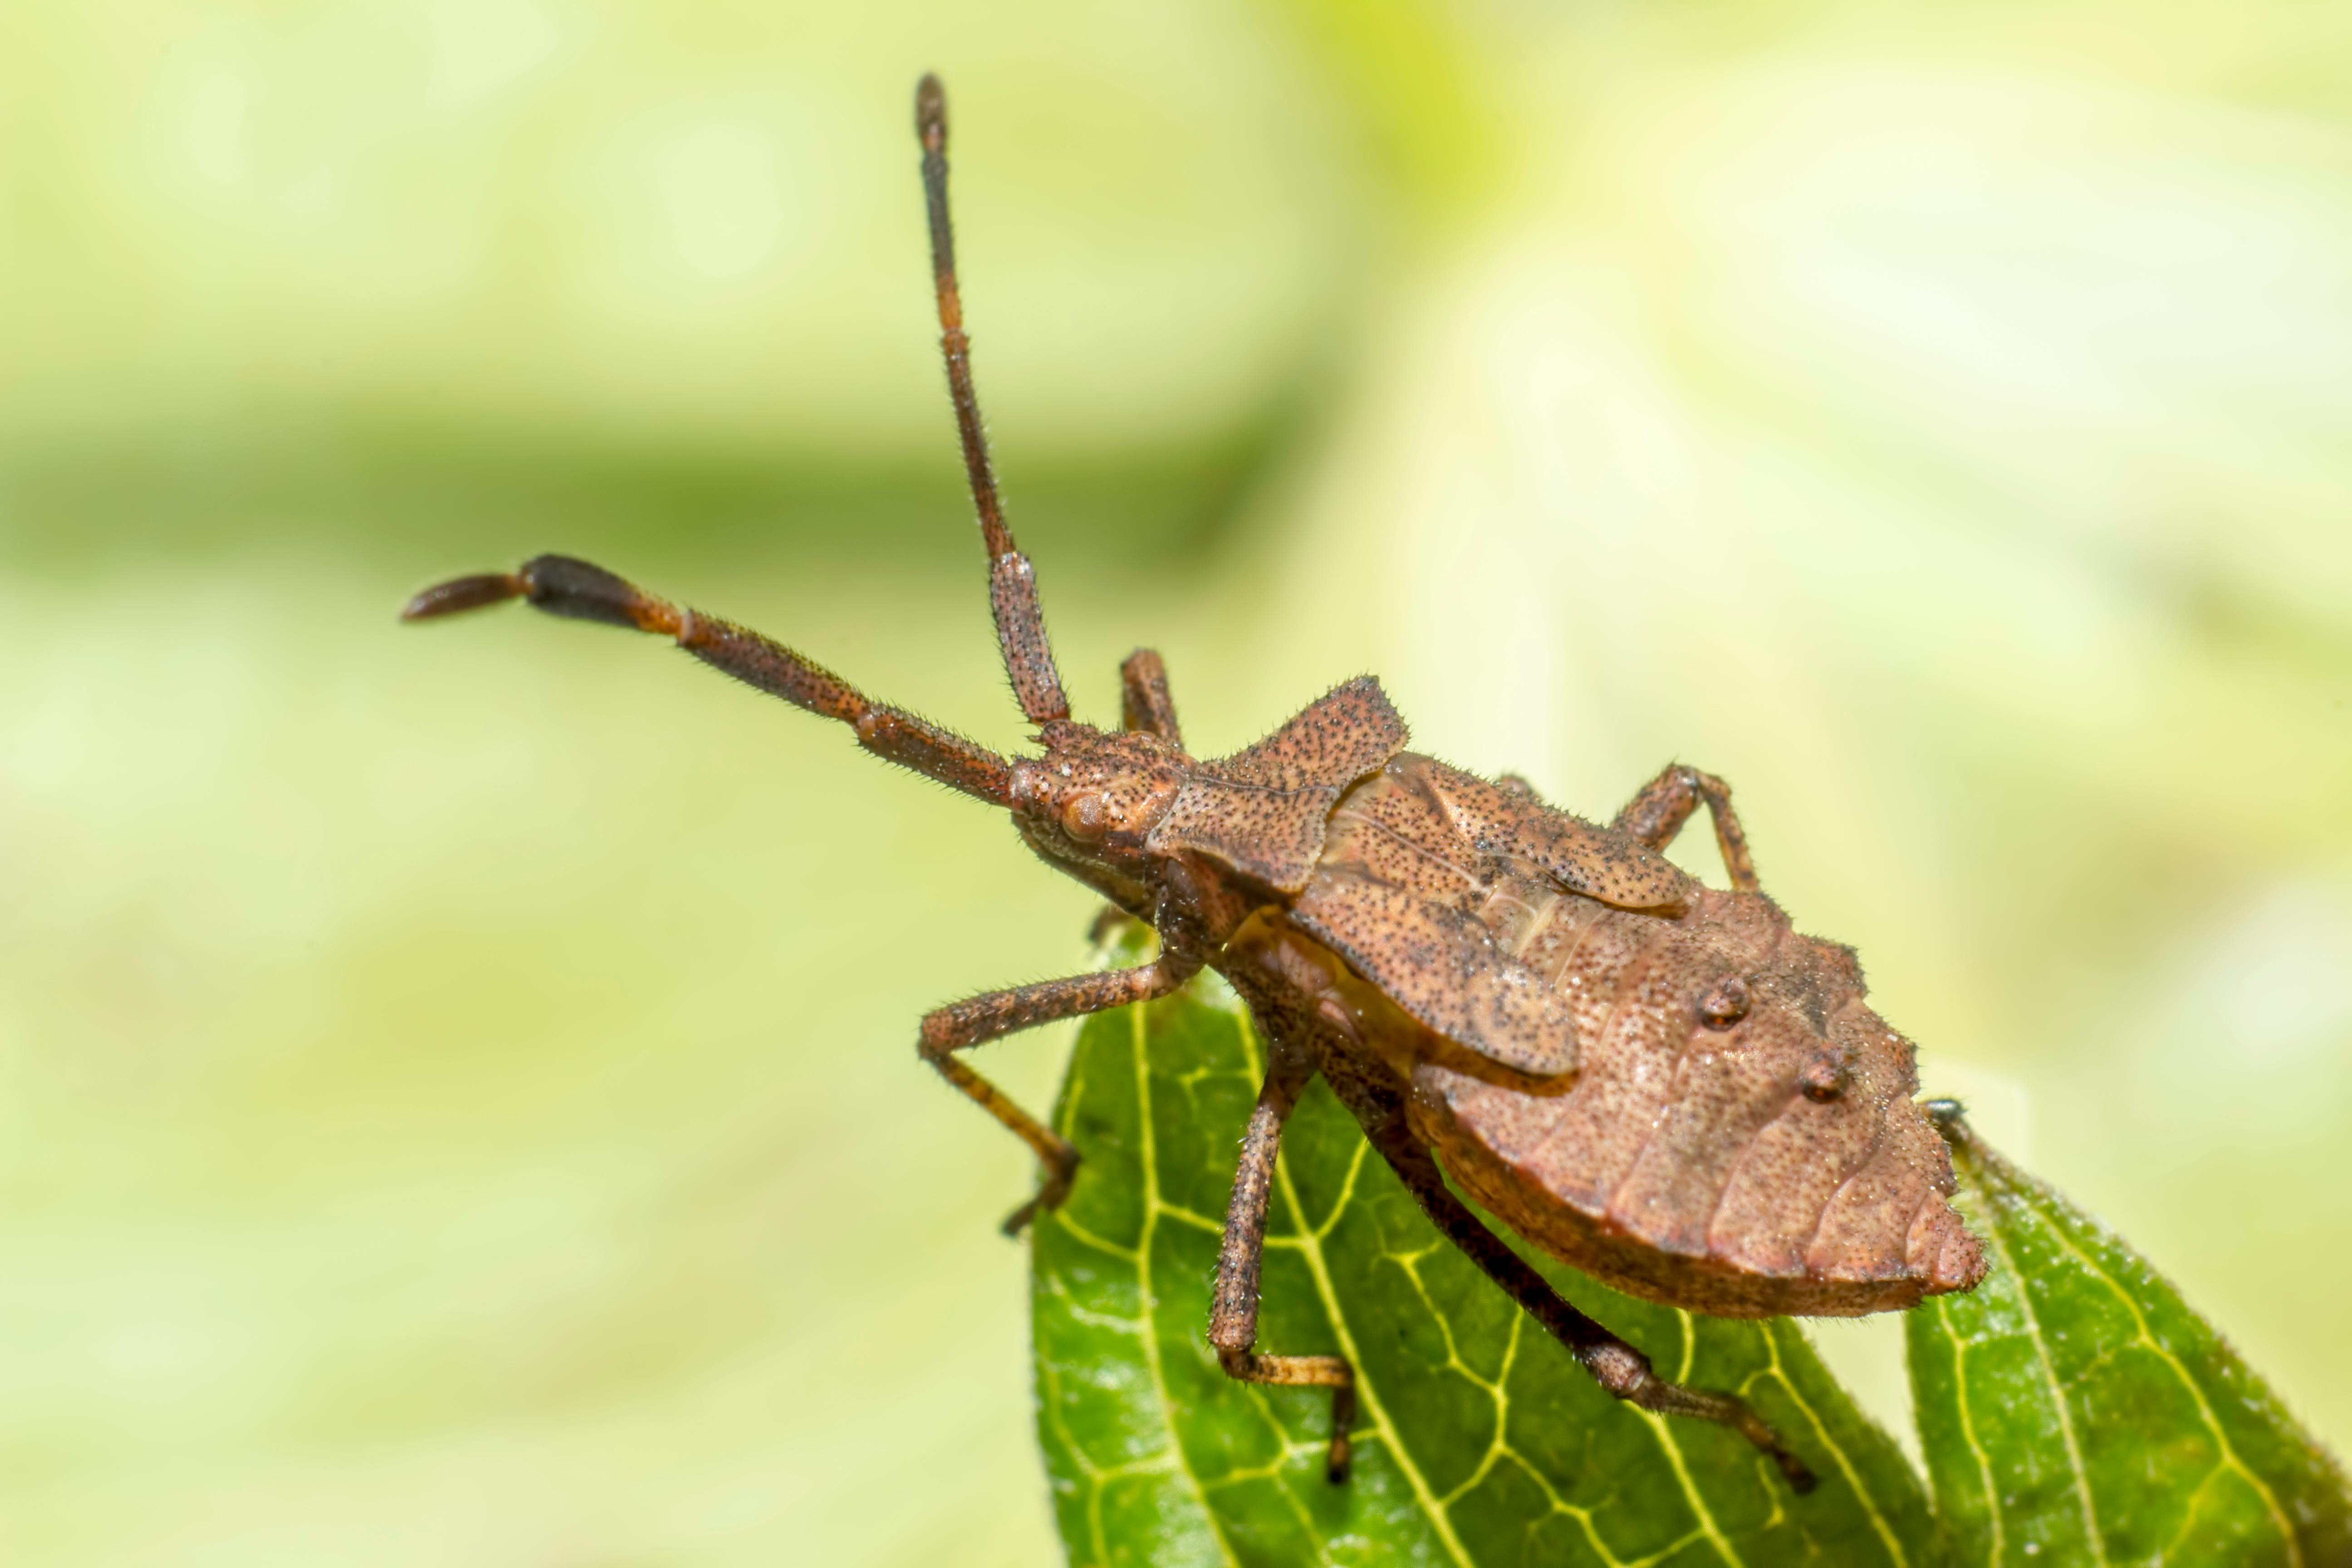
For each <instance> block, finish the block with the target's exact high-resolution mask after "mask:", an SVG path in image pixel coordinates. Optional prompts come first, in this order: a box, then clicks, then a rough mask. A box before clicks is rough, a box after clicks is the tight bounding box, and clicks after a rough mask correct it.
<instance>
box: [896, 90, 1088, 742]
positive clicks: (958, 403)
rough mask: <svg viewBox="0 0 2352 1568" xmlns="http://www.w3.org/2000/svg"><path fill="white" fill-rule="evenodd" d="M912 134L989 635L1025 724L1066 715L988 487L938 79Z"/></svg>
mask: <svg viewBox="0 0 2352 1568" xmlns="http://www.w3.org/2000/svg"><path fill="white" fill-rule="evenodd" d="M915 134H916V136H917V137H919V139H920V140H921V142H922V144H923V201H924V207H925V210H926V211H927V213H928V214H929V218H930V226H931V285H932V288H933V289H934V290H935V291H936V293H937V294H938V296H939V306H940V354H941V355H942V356H943V357H945V359H946V360H947V366H948V398H949V401H950V402H951V403H953V404H954V405H955V416H956V434H957V435H958V436H959V437H961V439H962V442H963V469H964V478H965V479H967V480H969V481H970V482H971V502H972V507H973V509H974V510H977V511H978V512H979V513H980V537H981V542H982V544H984V545H986V546H987V549H988V602H989V608H990V609H991V610H992V612H993V613H994V615H995V617H996V642H997V646H998V647H1000V648H1001V649H1002V650H1003V654H1004V673H1005V674H1006V675H1007V676H1008V677H1010V678H1011V679H1012V681H1013V696H1014V697H1016V698H1018V699H1019V700H1020V702H1021V711H1022V712H1024V713H1025V714H1027V715H1028V716H1029V721H1030V722H1031V723H1033V724H1050V723H1052V722H1054V721H1056V720H1060V719H1067V718H1068V717H1069V716H1070V701H1069V699H1068V698H1066V697H1065V696H1063V695H1062V675H1061V671H1059V670H1058V669H1056V668H1055V667H1054V647H1053V644H1051V643H1050V642H1048V641H1047V640H1046V637H1045V612H1044V611H1042V610H1041V609H1039V608H1038V606H1037V574H1036V573H1035V571H1034V569H1032V568H1031V566H1030V564H1029V558H1028V557H1027V556H1026V555H1024V554H1022V553H1021V552H1020V550H1019V549H1018V548H1016V547H1015V546H1014V544H1013V531H1012V530H1011V529H1009V528H1007V527H1006V526H1005V525H1004V508H1003V503H1002V501H1001V500H999V499H998V497H997V493H996V469H995V468H994V466H993V465H992V464H991V463H990V462H989V459H988V437H987V434H986V433H985V432H984V431H983V430H982V427H981V423H980V398H979V395H977V394H976V393H974V392H973V391H972V386H971V339H970V338H969V337H967V336H966V335H965V334H964V330H963V295H962V292H961V289H960V288H959V286H958V285H957V282H956V265H955V228H954V226H953V225H952V224H950V222H949V221H948V100H947V91H946V89H943V88H941V87H940V79H939V78H937V77H935V76H925V77H924V78H923V79H922V80H921V81H919V82H918V83H916V84H915Z"/></svg>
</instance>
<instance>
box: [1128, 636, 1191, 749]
mask: <svg viewBox="0 0 2352 1568" xmlns="http://www.w3.org/2000/svg"><path fill="white" fill-rule="evenodd" d="M1118 689H1119V704H1118V706H1119V716H1120V719H1121V721H1122V727H1123V728H1126V729H1129V730H1143V731H1149V732H1150V733H1151V734H1154V735H1157V736H1159V737H1160V739H1161V740H1163V741H1165V742H1168V743H1169V744H1170V745H1171V746H1174V747H1175V748H1176V749H1177V750H1179V751H1181V750H1183V747H1184V735H1183V731H1181V730H1180V729H1179V728H1178V727H1177V724H1176V700H1175V699H1174V698H1173V697H1171V696H1170V695H1169V694H1168V667H1167V666H1166V665H1165V664H1162V663H1161V662H1160V656H1159V655H1158V654H1157V653H1154V652H1153V651H1152V650H1151V649H1150V648H1148V647H1139V648H1137V649H1136V650H1135V651H1134V652H1133V653H1131V654H1129V655H1128V656H1127V662H1126V663H1124V664H1122V665H1120V666H1119V667H1118Z"/></svg>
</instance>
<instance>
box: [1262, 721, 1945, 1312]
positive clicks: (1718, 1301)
mask: <svg viewBox="0 0 2352 1568" xmlns="http://www.w3.org/2000/svg"><path fill="white" fill-rule="evenodd" d="M1498 795H1499V796H1504V797H1506V799H1507V800H1508V802H1509V803H1510V805H1511V806H1512V807H1514V808H1515V809H1513V810H1510V811H1508V812H1499V811H1498V810H1497V803H1496V799H1495V798H1494V797H1496V796H1498ZM1538 814H1539V815H1538ZM1496 816H1507V818H1509V820H1507V822H1506V825H1505V826H1504V828H1503V830H1501V831H1497V830H1496V826H1495V821H1494V819H1495V818H1496ZM1609 833H1610V830H1609V829H1606V828H1600V827H1595V826H1591V825H1590V824H1586V823H1582V822H1580V821H1578V820H1577V819H1576V818H1574V817H1571V816H1567V814H1565V813H1560V812H1556V811H1552V810H1550V809H1549V808H1548V807H1545V806H1542V805H1539V804H1538V803H1536V802H1535V801H1533V800H1532V799H1531V798H1529V797H1527V796H1524V795H1518V796H1512V795H1510V794H1509V792H1507V791H1504V790H1502V789H1501V788H1500V787H1499V786H1496V785H1493V784H1486V783H1485V782H1484V781H1481V780H1478V779H1475V778H1473V777H1471V776H1470V775H1468V774H1465V773H1459V772H1458V771H1456V770H1454V769H1453V768H1449V767H1446V766H1445V765H1444V764H1443V763H1436V762H1433V761H1431V760H1430V759H1428V758H1426V757H1422V756H1416V755H1412V754H1410V753H1407V754H1404V755H1401V756H1399V757H1397V758H1395V759H1394V760H1393V761H1392V762H1391V763H1389V765H1388V766H1387V767H1386V768H1385V769H1383V770H1382V771H1381V772H1380V773H1375V774H1373V775H1371V776H1370V777H1369V778H1367V779H1365V780H1364V781H1363V782H1362V783H1361V784H1358V785H1357V786H1356V787H1355V789H1353V790H1352V791H1350V792H1349V794H1348V795H1347V796H1346V797H1345V798H1343V799H1342V800H1341V801H1340V803H1339V805H1338V806H1337V807H1336V808H1335V809H1334V811H1333V813H1332V819H1331V824H1330V829H1329V832H1328V835H1327V838H1326V842H1325V846H1324V851H1323V855H1322V858H1321V859H1320V861H1319V863H1318V867H1317V869H1316V872H1315V875H1314V877H1313V879H1311V880H1310V881H1309V883H1308V885H1307V888H1306V889H1305V890H1304V891H1303V892H1301V893H1300V895H1299V896H1298V899H1297V904H1296V906H1295V908H1294V909H1293V910H1292V914H1291V920H1292V923H1293V924H1294V925H1295V926H1296V927H1297V929H1299V930H1300V931H1304V932H1306V933H1307V934H1308V935H1310V936H1312V937H1313V938H1314V939H1316V940H1317V941H1318V942H1322V943H1323V944H1324V945H1326V946H1328V947H1329V948H1330V949H1331V950H1332V951H1334V952H1337V953H1338V954H1339V955H1340V956H1341V957H1342V958H1344V959H1345V960H1346V961H1347V963H1349V966H1350V967H1351V968H1352V969H1353V970H1354V971H1355V972H1356V973H1357V974H1358V975H1360V977H1361V978H1362V979H1363V980H1364V981H1365V982H1366V983H1368V984H1370V985H1371V986H1373V987H1376V988H1377V989H1378V990H1379V991H1380V992H1381V993H1382V994H1385V995H1386V997H1387V998H1388V999H1389V1000H1391V1001H1392V1002H1393V1003H1395V1004H1396V1006H1397V1008H1398V1009H1401V1010H1402V1012H1401V1013H1398V1012H1392V1011H1387V1010H1378V1009H1363V1010H1360V1016H1361V1017H1363V1018H1364V1019H1365V1020H1366V1023H1367V1025H1368V1026H1370V1027H1372V1028H1375V1029H1377V1030H1379V1031H1380V1032H1381V1033H1382V1034H1384V1035H1387V1036H1390V1037H1387V1038H1382V1039H1379V1040H1374V1041H1369V1042H1368V1044H1370V1046H1371V1047H1372V1048H1373V1049H1374V1050H1375V1052H1376V1054H1378V1055H1379V1056H1380V1057H1381V1058H1383V1059H1385V1060H1387V1061H1389V1062H1390V1063H1391V1065H1392V1068H1394V1070H1396V1071H1398V1072H1399V1073H1400V1075H1401V1076H1403V1077H1406V1078H1408V1079H1409V1110H1408V1115H1409V1116H1410V1118H1411V1120H1412V1125H1413V1128H1414V1131H1415V1132H1416V1134H1417V1135H1418V1136H1419V1137H1420V1138H1421V1139H1422V1140H1423V1142H1426V1143H1427V1144H1428V1145H1429V1146H1430V1147H1431V1148H1433V1149H1434V1150H1435V1151H1436V1152H1438V1154H1439V1156H1440V1157H1441V1158H1442V1159H1443V1160H1444V1164H1445V1167H1446V1169H1447V1171H1448V1172H1449V1173H1451V1174H1452V1175H1453V1177H1454V1180H1455V1181H1456V1182H1457V1183H1458V1184H1460V1185H1461V1186H1462V1187H1463V1188H1464V1189H1465V1190H1466V1191H1467V1192H1469V1193H1470V1194H1471V1195H1473V1196H1474V1197H1475V1198H1476V1199H1477V1200H1478V1201H1479V1202H1480V1203H1481V1204H1482V1205H1485V1206H1486V1209H1487V1210H1488V1211H1489V1212H1491V1213H1493V1214H1494V1215H1496V1216H1497V1217H1499V1218H1501V1219H1503V1220H1505V1221H1507V1222H1508V1223H1509V1224H1510V1225H1511V1226H1512V1227H1513V1228H1514V1229H1516V1230H1517V1231H1518V1232H1519V1233H1520V1235H1522V1236H1524V1237H1527V1238H1528V1240H1529V1241H1531V1242H1533V1243H1534V1244H1535V1245H1536V1246H1538V1247H1541V1248H1542V1249H1543V1250H1545V1251H1546V1252H1549V1253H1550V1254H1551V1255H1552V1256H1554V1257H1556V1258H1559V1259H1560V1260H1561V1261H1563V1262H1566V1263H1569V1264H1571V1265H1573V1266H1575V1267H1576V1268H1580V1269H1582V1270H1584V1271H1585V1272H1586V1273H1589V1274H1591V1275H1592V1276H1594V1277H1595V1278H1597V1279H1601V1280H1603V1281H1605V1282H1607V1283H1609V1284H1611V1285H1613V1286H1616V1287H1617V1288H1619V1289H1624V1290H1629V1291H1632V1292H1633V1293H1634V1294H1636V1295H1640V1296H1646V1297H1649V1298H1650V1299H1652V1300H1659V1301H1664V1302H1668V1303H1671V1304H1673V1305H1675V1306H1680V1307H1688V1308H1693V1309H1696V1310H1701V1311H1706V1312H1712V1313H1716V1314H1718V1315H1722V1316H1729V1317H1761V1316H1769V1315H1774V1314H1781V1313H1801V1314H1815V1315H1818V1314H1831V1315H1841V1316H1843V1315H1853V1314H1858V1313H1864V1312H1876V1311H1883V1310H1888V1309H1892V1308H1903V1307H1910V1306H1914V1305H1916V1304H1917V1302H1918V1301H1919V1300H1921V1299H1922V1298H1923V1297H1926V1296H1930V1295H1936V1294H1938V1293H1941V1292H1943V1291H1947V1290H1959V1289H1968V1288H1969V1287H1970V1286H1972V1285H1974V1284H1975V1283H1976V1282H1977V1281H1978V1280H1979V1279H1981V1278H1982V1277H1983V1273H1984V1262H1983V1258H1982V1255H1981V1251H1980V1249H1979V1246H1978V1243H1977V1241H1976V1239H1975V1238H1974V1237H1971V1236H1969V1233H1968V1231H1967V1230H1966V1229H1965V1228H1964V1227H1963V1226H1962V1225H1961V1224H1960V1220H1959V1217H1958V1215H1956V1214H1955V1213H1954V1212H1953V1211H1952V1208H1951V1205H1950V1204H1949V1203H1948V1197H1949V1195H1950V1194H1951V1193H1952V1191H1953V1180H1952V1170H1951V1161H1950V1157H1949V1155H1948V1153H1947V1152H1946V1151H1945V1147H1944V1143H1943V1141H1942V1140H1941V1139H1940V1138H1939V1137H1938V1136H1937V1134H1936V1132H1935V1130H1934V1129H1933V1128H1932V1127H1931V1126H1930V1125H1929V1124H1928V1122H1927V1118H1926V1116H1925V1115H1924V1114H1923V1113H1922V1112H1921V1111H1920V1110H1919V1108H1918V1107H1917V1105H1916V1104H1915V1103H1914V1102H1913V1100H1912V1096H1913V1094H1915V1093H1916V1090H1917V1089H1918V1080H1917V1077H1916V1071H1915V1068H1914V1064H1913V1051H1912V1047H1911V1043H1910V1042H1909V1041H1908V1040H1906V1039H1905V1038H1904V1037H1902V1036H1901V1035H1899V1034H1897V1033H1895V1031H1894V1030H1893V1029H1891V1028H1889V1027H1888V1026H1886V1024H1885V1021H1884V1020H1883V1019H1881V1018H1880V1017H1879V1016H1878V1015H1877V1014H1875V1013H1874V1012H1873V1011H1871V1009H1870V1007H1869V1006H1868V1005H1866V1004H1865V1003H1864V1000H1863V983H1862V975H1861V972H1860V970H1859V967H1858V966H1857V965H1856V963H1854V960H1853V954H1852V953H1851V952H1849V951H1848V950H1846V949H1844V948H1842V947H1837V946H1834V945H1832V944H1830V943H1827V942H1818V941H1815V940H1814V939H1812V938H1811V937H1806V936H1801V935H1799V934H1798V933H1797V932H1795V931H1791V930H1790V926H1789V921H1788V919H1787V917H1786V916H1784V915H1783V914H1782V913H1781V912H1780V909H1779V907H1778V906H1776V905H1775V904H1774V903H1773V902H1772V901H1771V900H1769V899H1768V898H1766V897H1765V896H1764V895H1762V894H1761V893H1752V892H1719V891H1716V890H1714V889H1708V888H1706V887H1704V886H1702V885H1700V884H1699V883H1697V882H1696V881H1693V880H1691V879H1688V878H1685V877H1683V876H1682V875H1681V873H1679V872H1676V871H1674V869H1673V868H1671V867H1670V866H1665V865H1664V862H1663V861H1660V862H1658V863H1657V864H1658V866H1660V867H1664V871H1665V872H1667V873H1669V874H1670V875H1671V880H1668V879H1666V878H1664V877H1661V876H1660V875H1659V874H1658V873H1657V871H1656V870H1655V869H1654V868H1651V867H1650V866H1648V865H1647V864H1646V863H1633V864H1632V865H1631V868H1630V869H1629V870H1628V871H1627V873H1626V875H1625V876H1624V877H1622V878H1621V879H1620V884H1621V885H1620V886H1618V887H1612V888H1606V889H1600V890H1601V892H1602V893H1603V894H1604V895H1606V894H1612V893H1614V894H1618V895H1619V896H1621V897H1622V893H1623V889H1624V888H1625V887H1631V886H1634V885H1635V883H1634V880H1633V879H1634V877H1635V875H1636V874H1638V875H1639V876H1640V877H1641V878H1642V879H1643V880H1641V881H1640V882H1639V884H1638V887H1639V896H1641V897H1643V898H1646V899H1651V900H1655V901H1653V902H1650V903H1649V904H1648V905H1647V906H1646V907H1641V908H1627V907H1623V906H1622V904H1621V903H1619V902H1617V901H1615V900H1613V899H1610V898H1607V897H1605V896H1604V897H1594V896H1591V895H1590V894H1587V893H1583V892H1578V891H1572V890H1570V889H1565V888H1563V887H1562V886H1561V885H1560V879H1559V877H1558V876H1557V875H1556V874H1555V873H1553V872H1552V871H1550V870H1549V868H1547V867H1546V866H1545V865H1544V864H1543V863H1542V858H1543V856H1544V849H1543V846H1544V845H1545V844H1546V843H1549V842H1553V841H1556V840H1557V839H1558V838H1559V837H1561V836H1563V835H1566V834H1578V835H1581V836H1585V837H1586V838H1587V839H1588V841H1589V840H1591V839H1599V838H1603V837H1607V836H1608V835H1609ZM1633 849H1636V850H1638V849H1639V846H1633ZM1374 1020H1379V1021H1378V1022H1374ZM1423 1031H1427V1033H1424V1032H1423ZM1399 1035H1402V1036H1404V1037H1402V1038H1400V1037H1397V1036H1399ZM1431 1035H1434V1036H1436V1037H1442V1039H1444V1040H1450V1041H1452V1042H1454V1043H1455V1044H1458V1045H1460V1046H1464V1047H1468V1052H1469V1053H1475V1055H1471V1054H1466V1053H1465V1052H1462V1051H1452V1050H1444V1049H1443V1048H1436V1049H1433V1047H1437V1046H1438V1044H1439V1042H1438V1040H1436V1039H1433V1038H1431ZM1488 1064H1492V1066H1491V1067H1489V1065H1488Z"/></svg>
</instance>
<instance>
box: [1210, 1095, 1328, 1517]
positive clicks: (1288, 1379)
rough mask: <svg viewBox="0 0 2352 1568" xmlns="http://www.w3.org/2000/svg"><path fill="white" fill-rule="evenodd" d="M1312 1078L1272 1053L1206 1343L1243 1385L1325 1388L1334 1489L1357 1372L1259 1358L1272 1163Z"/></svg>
mask: <svg viewBox="0 0 2352 1568" xmlns="http://www.w3.org/2000/svg"><path fill="white" fill-rule="evenodd" d="M1314 1076H1315V1068H1314V1064H1313V1063H1312V1062H1308V1061H1305V1060H1303V1059H1298V1058H1286V1057H1285V1056H1281V1055H1277V1056H1276V1059H1275V1061H1274V1062H1273V1064H1272V1065H1271V1066H1270V1067H1269V1068H1267V1069H1266V1075H1265V1088H1264V1089H1260V1090H1259V1091H1258V1097H1257V1106H1256V1108H1255V1110H1252V1111H1251V1112H1250V1120H1249V1131H1246V1132H1244V1133H1243V1134H1242V1155H1241V1161H1240V1163H1239V1164H1237V1165H1236V1166H1235V1167H1234V1195H1233V1198H1232V1199H1231V1201H1230V1202H1228V1203H1227V1205H1225V1239H1224V1243H1223V1246H1221V1247H1219V1248H1218V1249H1217V1286H1216V1296H1215V1305H1214V1306H1213V1307H1212V1308H1211V1309H1210V1312H1209V1343H1210V1344H1211V1345H1212V1346H1213V1347H1214V1348H1215V1350H1216V1352H1217V1362H1218V1364H1219V1365H1221V1366H1223V1368H1224V1369H1225V1375H1226V1376H1228V1377H1231V1378H1234V1379H1235V1380H1237V1381H1239V1382H1242V1383H1271V1384H1291V1385H1293V1386H1297V1385H1302V1384H1303V1385H1306V1386H1307V1387H1312V1388H1328V1389H1329V1390H1330V1391H1331V1447H1330V1451H1329V1457H1328V1459H1327V1460H1326V1461H1325V1465H1324V1472H1323V1473H1324V1474H1325V1476H1327V1477H1328V1479H1330V1480H1331V1481H1333V1482H1334V1483H1335V1484H1336V1483H1337V1482H1339V1481H1344V1480H1346V1479H1348V1430H1349V1427H1351V1426H1354V1425H1355V1424H1356V1374H1355V1371H1354V1369H1353V1368H1351V1367H1349V1364H1348V1363H1347V1361H1346V1360H1345V1358H1343V1357H1340V1356H1335V1355H1258V1354H1255V1352H1252V1351H1251V1349H1250V1347H1251V1346H1252V1345H1253V1344H1255V1342H1257V1296H1258V1275H1259V1272H1260V1270H1261V1268H1262V1267H1263V1266H1264V1264H1265V1205H1266V1199H1267V1196H1268V1194H1269V1193H1270V1192H1271V1191H1272V1189H1273V1185H1274V1162H1275V1158H1276V1155H1277V1154H1279V1153H1280V1152H1281V1151H1282V1124H1283V1122H1284V1121H1287V1120H1288V1119H1289V1116H1290V1110H1291V1107H1292V1106H1294V1105H1296V1104H1297V1103H1298V1092H1299V1090H1301V1089H1305V1088H1306V1087H1307V1079H1311V1078H1312V1077H1314Z"/></svg>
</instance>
